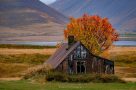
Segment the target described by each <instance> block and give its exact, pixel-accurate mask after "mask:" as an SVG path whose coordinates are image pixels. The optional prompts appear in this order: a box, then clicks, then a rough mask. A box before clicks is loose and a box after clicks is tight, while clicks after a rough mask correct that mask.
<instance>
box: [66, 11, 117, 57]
mask: <svg viewBox="0 0 136 90" xmlns="http://www.w3.org/2000/svg"><path fill="white" fill-rule="evenodd" d="M69 35H73V36H74V37H75V39H76V40H77V41H81V42H82V43H83V44H84V45H85V46H86V47H87V48H88V49H89V50H90V51H91V52H92V53H93V54H97V55H98V54H100V53H102V52H103V51H105V50H107V49H108V48H109V47H110V46H111V45H112V44H113V42H114V41H117V40H118V36H119V35H118V33H117V32H116V30H115V29H114V28H113V27H112V25H111V23H110V22H109V20H108V18H101V17H100V16H97V15H94V16H91V15H88V14H84V15H83V16H82V17H80V18H73V17H72V18H70V22H69V23H68V25H67V28H66V30H64V36H65V38H66V39H67V38H68V36H69Z"/></svg>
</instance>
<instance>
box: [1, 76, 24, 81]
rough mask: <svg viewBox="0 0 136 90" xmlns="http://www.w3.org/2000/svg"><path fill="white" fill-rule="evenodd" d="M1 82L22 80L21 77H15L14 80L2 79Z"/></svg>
mask: <svg viewBox="0 0 136 90" xmlns="http://www.w3.org/2000/svg"><path fill="white" fill-rule="evenodd" d="M0 80H4V81H17V80H21V78H20V77H14V78H0Z"/></svg>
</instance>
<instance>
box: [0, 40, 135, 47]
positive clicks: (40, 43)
mask: <svg viewBox="0 0 136 90" xmlns="http://www.w3.org/2000/svg"><path fill="white" fill-rule="evenodd" d="M57 43H59V42H18V41H15V42H9V41H8V42H0V44H19V45H40V46H55V45H57ZM114 45H116V46H136V41H116V42H114Z"/></svg>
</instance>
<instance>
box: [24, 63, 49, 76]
mask: <svg viewBox="0 0 136 90" xmlns="http://www.w3.org/2000/svg"><path fill="white" fill-rule="evenodd" d="M50 70H51V66H50V65H47V64H44V65H39V66H36V67H33V68H29V69H28V70H27V71H26V72H24V74H23V79H30V78H34V77H40V76H45V75H47V73H48V72H49V71H50Z"/></svg>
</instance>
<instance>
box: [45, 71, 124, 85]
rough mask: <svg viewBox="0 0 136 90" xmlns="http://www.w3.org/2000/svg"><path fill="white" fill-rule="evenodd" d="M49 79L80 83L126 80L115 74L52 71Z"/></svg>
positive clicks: (48, 75) (47, 77)
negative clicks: (70, 73) (71, 73)
mask: <svg viewBox="0 0 136 90" xmlns="http://www.w3.org/2000/svg"><path fill="white" fill-rule="evenodd" d="M46 80H47V81H60V82H80V83H88V82H96V83H99V82H102V83H110V82H124V81H123V80H121V79H120V78H118V77H117V76H115V75H105V74H104V75H100V74H99V75H98V74H74V75H69V74H65V73H59V72H50V73H48V74H47V75H46Z"/></svg>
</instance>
